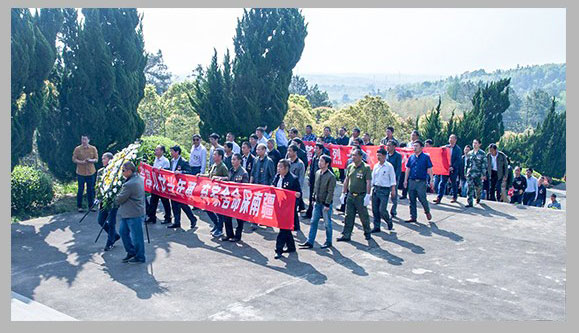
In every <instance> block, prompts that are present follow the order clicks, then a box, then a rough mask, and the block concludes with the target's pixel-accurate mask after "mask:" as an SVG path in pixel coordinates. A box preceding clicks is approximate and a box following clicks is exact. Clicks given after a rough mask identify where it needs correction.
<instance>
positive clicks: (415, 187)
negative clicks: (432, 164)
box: [408, 179, 430, 219]
mask: <svg viewBox="0 0 579 333" xmlns="http://www.w3.org/2000/svg"><path fill="white" fill-rule="evenodd" d="M408 197H409V199H410V217H411V218H413V219H415V218H416V216H417V215H418V214H417V207H416V199H417V198H418V201H420V203H421V204H422V208H424V213H429V212H430V206H428V200H426V180H423V179H409V180H408Z"/></svg>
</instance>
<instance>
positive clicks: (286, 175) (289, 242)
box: [272, 158, 302, 259]
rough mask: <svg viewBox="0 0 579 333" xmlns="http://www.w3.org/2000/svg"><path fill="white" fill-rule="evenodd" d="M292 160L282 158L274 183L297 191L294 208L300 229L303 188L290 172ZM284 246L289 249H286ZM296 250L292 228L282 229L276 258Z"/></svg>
mask: <svg viewBox="0 0 579 333" xmlns="http://www.w3.org/2000/svg"><path fill="white" fill-rule="evenodd" d="M289 167H290V161H289V160H288V159H285V158H284V159H282V160H280V161H279V162H278V164H277V174H276V175H275V177H274V179H273V183H272V185H273V186H274V187H277V188H283V189H286V190H290V191H295V192H296V209H295V210H294V230H299V229H300V221H299V218H298V211H297V199H298V198H299V197H301V195H302V189H301V187H300V181H299V179H298V178H297V177H296V176H294V175H292V173H291V172H289ZM284 246H287V249H286V250H284V249H283V248H284ZM295 251H296V243H295V241H294V237H293V235H292V232H291V230H288V229H280V230H279V234H278V235H277V240H276V242H275V254H276V255H275V259H280V258H281V257H282V253H284V252H285V253H291V252H295Z"/></svg>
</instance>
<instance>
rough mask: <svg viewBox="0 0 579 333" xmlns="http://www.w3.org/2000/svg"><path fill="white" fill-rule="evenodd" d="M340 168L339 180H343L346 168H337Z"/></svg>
mask: <svg viewBox="0 0 579 333" xmlns="http://www.w3.org/2000/svg"><path fill="white" fill-rule="evenodd" d="M339 170H340V181H341V182H344V179H346V169H339Z"/></svg>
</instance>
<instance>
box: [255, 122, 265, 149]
mask: <svg viewBox="0 0 579 333" xmlns="http://www.w3.org/2000/svg"><path fill="white" fill-rule="evenodd" d="M264 133H265V129H264V128H263V127H261V126H260V127H258V128H257V129H256V130H255V135H257V144H260V143H263V144H264V145H267V138H266V137H265V136H264V135H263V134H264Z"/></svg>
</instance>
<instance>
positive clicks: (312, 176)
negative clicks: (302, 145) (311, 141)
mask: <svg viewBox="0 0 579 333" xmlns="http://www.w3.org/2000/svg"><path fill="white" fill-rule="evenodd" d="M323 151H324V145H323V144H321V143H316V145H315V146H314V156H313V157H312V163H310V173H309V178H308V182H309V185H310V201H309V205H308V210H307V211H306V214H305V215H304V217H305V218H307V219H311V218H312V212H313V211H314V200H313V195H314V184H315V181H316V171H318V169H319V168H320V167H319V165H318V161H319V160H320V157H321V156H322V153H323Z"/></svg>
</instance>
